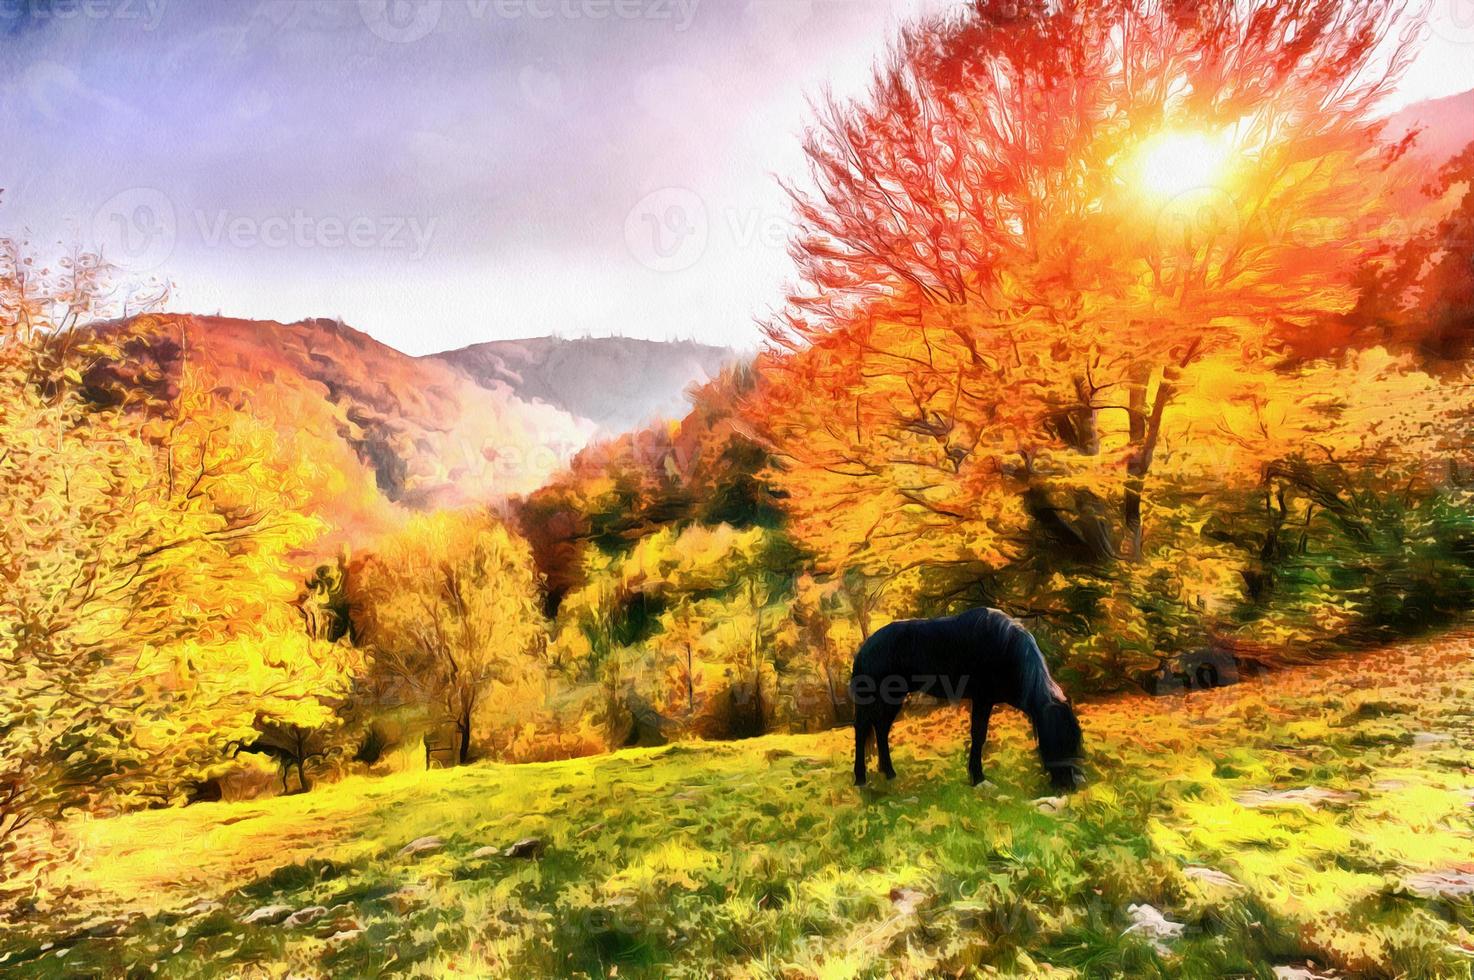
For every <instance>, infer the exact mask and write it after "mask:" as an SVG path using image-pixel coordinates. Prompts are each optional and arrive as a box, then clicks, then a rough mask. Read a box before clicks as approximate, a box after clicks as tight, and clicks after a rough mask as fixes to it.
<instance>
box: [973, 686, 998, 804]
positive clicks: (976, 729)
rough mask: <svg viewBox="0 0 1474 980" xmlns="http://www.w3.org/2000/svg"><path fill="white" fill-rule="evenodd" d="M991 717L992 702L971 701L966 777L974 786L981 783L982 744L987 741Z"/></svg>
mask: <svg viewBox="0 0 1474 980" xmlns="http://www.w3.org/2000/svg"><path fill="white" fill-rule="evenodd" d="M992 715H993V704H992V702H990V701H982V700H979V699H976V698H975V699H973V702H972V744H971V745H969V746H968V747H967V775H968V778H969V779H971V780H972V784H973V785H974V786H976V785H977V784H978V783H980V782H982V781H983V743H984V742H986V741H987V740H988V719H989V718H991V717H992Z"/></svg>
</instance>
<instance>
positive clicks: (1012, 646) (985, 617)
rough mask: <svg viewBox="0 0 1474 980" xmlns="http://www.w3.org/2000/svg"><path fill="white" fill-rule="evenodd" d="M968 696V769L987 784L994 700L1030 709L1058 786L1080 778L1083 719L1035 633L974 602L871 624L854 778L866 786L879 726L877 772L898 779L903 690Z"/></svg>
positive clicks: (859, 667) (858, 671)
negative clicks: (895, 736)
mask: <svg viewBox="0 0 1474 980" xmlns="http://www.w3.org/2000/svg"><path fill="white" fill-rule="evenodd" d="M912 692H918V693H921V694H929V695H931V696H932V697H935V698H942V699H945V700H948V701H953V702H957V701H971V702H972V744H971V746H969V748H968V753H967V773H968V775H969V776H970V777H971V778H972V783H973V785H974V786H976V785H977V784H978V783H980V782H982V781H983V742H985V741H986V740H987V738H988V718H989V716H990V715H991V714H992V713H993V706H994V705H995V704H1010V705H1013V706H1014V707H1015V708H1018V709H1019V710H1020V711H1022V712H1023V713H1024V714H1026V715H1028V716H1029V720H1030V721H1031V722H1033V723H1034V736H1035V738H1036V739H1037V741H1038V743H1039V757H1040V759H1041V760H1042V761H1043V763H1044V768H1045V769H1046V770H1047V771H1048V773H1049V776H1050V781H1051V783H1052V784H1053V786H1054V788H1055V789H1061V790H1070V789H1074V788H1075V787H1076V786H1077V785H1078V783H1079V780H1080V770H1079V766H1080V723H1079V721H1078V720H1076V718H1075V711H1074V709H1073V708H1072V707H1070V699H1069V698H1067V697H1065V692H1064V691H1062V690H1060V687H1059V685H1058V684H1056V683H1055V682H1054V678H1052V677H1050V676H1049V668H1048V666H1047V665H1045V663H1044V654H1042V653H1040V652H1039V644H1037V643H1035V642H1034V637H1033V635H1032V634H1030V633H1029V631H1028V630H1026V629H1024V628H1023V627H1022V626H1020V625H1019V624H1018V622H1017V621H1015V620H1014V619H1013V618H1012V617H1010V616H1008V615H1006V614H1004V613H1001V612H999V611H998V610H997V609H970V610H968V611H967V612H964V613H959V614H958V615H956V616H947V617H945V618H943V619H906V620H900V621H898V622H894V623H891V624H890V625H888V626H885V627H882V628H881V629H879V630H876V631H875V634H874V635H873V636H871V637H870V639H868V640H866V641H865V642H864V644H862V645H861V647H860V652H859V653H857V654H855V670H854V674H853V675H852V677H851V679H850V697H851V699H852V701H853V703H854V705H855V785H856V786H863V785H865V745H866V742H867V741H868V740H869V737H870V732H871V731H872V730H873V731H874V732H875V742H876V752H877V754H878V755H879V761H880V771H881V772H883V773H885V775H886V778H888V779H894V778H895V775H896V770H895V768H894V767H892V766H891V745H890V732H891V724H892V723H893V722H894V721H895V720H896V715H897V714H899V713H900V711H901V704H902V702H904V701H905V700H906V695H907V694H909V693H912Z"/></svg>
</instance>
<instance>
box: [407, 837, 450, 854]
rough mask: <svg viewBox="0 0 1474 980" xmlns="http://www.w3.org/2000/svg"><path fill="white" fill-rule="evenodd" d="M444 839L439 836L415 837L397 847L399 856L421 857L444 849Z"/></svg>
mask: <svg viewBox="0 0 1474 980" xmlns="http://www.w3.org/2000/svg"><path fill="white" fill-rule="evenodd" d="M444 848H445V840H444V839H443V838H440V837H417V838H415V839H414V840H412V841H410V842H409V843H408V844H406V845H404V846H403V847H401V848H400V849H399V854H398V856H399V857H422V856H423V855H426V854H434V853H436V852H437V851H441V850H444Z"/></svg>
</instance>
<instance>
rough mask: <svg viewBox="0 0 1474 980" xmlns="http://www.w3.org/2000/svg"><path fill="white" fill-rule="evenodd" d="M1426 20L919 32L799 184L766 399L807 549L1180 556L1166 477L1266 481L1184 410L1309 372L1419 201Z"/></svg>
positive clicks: (830, 116) (982, 556)
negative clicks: (1040, 545)
mask: <svg viewBox="0 0 1474 980" xmlns="http://www.w3.org/2000/svg"><path fill="white" fill-rule="evenodd" d="M1405 23H1406V21H1405V19H1404V17H1403V10H1402V5H1401V4H1400V3H1397V2H1394V0H1372V2H1367V3H1358V4H1343V3H1340V2H1337V0H1255V2H1250V3H1242V2H1231V0H1212V2H1207V3H1192V4H1188V3H1164V2H1157V0H1107V2H1089V3H1084V2H1081V3H1074V2H1039V0H1036V2H1032V3H1028V2H1026V3H996V2H989V0H978V2H975V3H973V4H972V5H971V6H970V7H969V8H968V9H967V11H966V12H965V13H964V14H962V15H960V16H957V17H948V18H934V19H930V20H925V21H923V22H921V23H919V24H917V25H916V26H914V27H912V28H911V29H909V30H907V31H905V32H904V33H903V34H902V36H901V37H900V39H899V41H898V42H897V44H896V45H895V48H894V50H893V53H892V55H891V57H890V59H889V60H888V62H887V63H886V64H885V65H883V66H882V67H881V68H880V69H879V70H878V71H877V73H876V77H875V80H874V84H873V86H872V88H871V91H870V94H869V97H868V98H867V99H866V100H864V101H862V102H858V103H854V104H844V103H839V102H835V101H832V100H831V101H829V102H827V103H825V104H824V106H823V107H822V110H821V113H820V117H819V120H818V123H817V125H816V126H815V128H814V129H813V131H812V132H811V133H810V134H809V136H808V138H807V142H806V151H807V154H808V158H809V161H810V168H811V172H812V174H811V175H812V180H813V185H814V186H813V188H812V189H811V190H801V189H794V190H793V191H792V193H793V197H794V200H795V202H796V219H797V225H798V230H797V232H796V234H795V237H794V239H793V242H792V245H791V251H792V254H793V256H794V258H795V260H796V262H797V265H798V269H799V272H800V275H801V283H800V285H799V287H798V288H796V289H795V290H794V292H793V295H791V296H790V297H789V301H788V303H787V305H786V307H785V309H784V310H783V311H782V312H781V313H780V315H779V316H778V317H777V318H776V320H775V321H774V322H772V323H771V324H770V325H769V335H770V337H771V338H772V340H773V342H774V344H775V347H776V350H775V351H774V352H772V353H771V354H770V355H769V356H768V357H766V358H765V362H764V365H763V371H762V377H763V384H762V385H761V386H760V389H759V391H758V392H757V393H756V395H755V396H754V397H753V398H752V399H751V400H750V403H749V417H750V419H751V420H752V422H753V424H754V426H755V427H756V428H757V429H758V430H759V431H760V432H761V434H762V435H763V436H764V437H765V438H766V439H767V440H768V442H769V444H770V445H771V446H772V447H773V449H774V450H775V451H776V452H777V453H778V454H779V456H780V458H781V461H782V465H781V467H780V468H779V471H778V472H777V473H776V474H775V480H776V481H777V482H778V483H779V485H780V486H781V487H782V489H784V490H786V491H787V493H788V496H789V501H788V506H789V510H790V512H791V514H792V516H793V518H794V525H795V529H796V531H797V532H798V534H799V535H800V536H801V538H803V539H804V540H805V541H806V542H807V543H808V544H809V545H810V546H811V547H813V548H814V549H815V550H816V551H817V552H819V553H820V554H821V555H823V556H825V558H826V559H827V560H828V562H829V564H831V565H832V566H834V567H836V568H844V569H847V570H849V571H851V572H855V571H859V572H861V573H865V574H869V575H871V576H873V577H876V578H880V579H882V580H883V579H884V578H885V577H886V576H890V575H893V574H895V573H896V571H897V570H901V569H906V568H913V567H917V566H926V567H933V568H935V567H938V566H946V565H959V566H968V567H972V566H978V565H982V566H986V567H997V566H999V565H1001V564H1003V563H1005V562H1007V561H1009V560H1010V559H1011V558H1013V557H1016V556H1017V555H1018V554H1019V553H1020V550H1021V548H1022V547H1023V543H1024V542H1025V541H1026V540H1027V539H1028V538H1029V536H1031V535H1033V536H1042V537H1043V539H1044V540H1046V541H1048V542H1049V543H1050V545H1051V547H1052V549H1053V550H1054V551H1055V552H1056V553H1057V554H1059V555H1063V556H1067V557H1071V558H1074V559H1079V560H1083V561H1085V562H1089V563H1095V564H1101V563H1112V562H1114V561H1115V560H1116V559H1119V558H1139V557H1142V556H1143V555H1144V553H1145V551H1147V550H1149V549H1150V548H1151V547H1152V545H1151V543H1150V542H1149V541H1147V540H1145V539H1144V534H1143V529H1144V527H1145V526H1146V519H1145V518H1146V515H1147V514H1148V512H1149V509H1150V505H1151V502H1152V495H1153V490H1154V487H1155V486H1158V485H1159V484H1165V483H1167V482H1169V481H1172V480H1174V479H1178V478H1189V477H1190V478H1191V479H1193V480H1196V481H1202V480H1205V479H1206V480H1219V479H1231V480H1240V481H1245V482H1257V480H1258V479H1259V473H1258V472H1257V471H1256V467H1255V466H1232V467H1225V466H1223V465H1222V464H1221V461H1220V460H1219V458H1218V457H1219V455H1220V453H1221V450H1222V448H1223V447H1222V444H1221V443H1220V441H1218V440H1216V439H1215V437H1214V435H1213V432H1214V431H1215V430H1214V426H1212V425H1211V424H1209V425H1194V426H1191V427H1188V426H1185V425H1182V424H1178V423H1181V422H1184V421H1186V420H1185V419H1183V418H1177V417H1174V414H1176V415H1178V416H1181V415H1182V413H1184V412H1186V411H1189V410H1191V411H1206V412H1208V413H1210V414H1211V413H1213V412H1214V411H1216V406H1221V405H1224V404H1232V403H1233V402H1234V401H1235V399H1238V398H1239V397H1240V396H1241V395H1242V394H1243V392H1246V391H1250V390H1252V389H1253V388H1254V387H1255V386H1264V385H1266V384H1267V385H1269V386H1270V387H1275V388H1276V389H1282V386H1284V385H1289V384H1293V380H1292V379H1291V378H1289V377H1288V376H1282V375H1281V374H1279V373H1278V371H1277V368H1278V367H1279V360H1278V354H1279V350H1280V347H1281V344H1282V340H1283V339H1284V338H1285V337H1286V336H1288V335H1290V334H1293V333H1296V332H1304V331H1307V330H1313V329H1314V328H1315V325H1316V324H1317V323H1319V322H1320V321H1322V320H1323V319H1324V318H1326V317H1329V316H1332V315H1335V314H1339V313H1343V312H1345V311H1346V310H1348V309H1349V308H1350V307H1351V306H1352V305H1353V303H1354V301H1355V287H1354V284H1353V278H1354V274H1355V273H1356V271H1357V270H1358V269H1359V268H1361V267H1363V266H1364V265H1366V264H1367V263H1369V262H1372V261H1375V260H1377V259H1378V258H1379V257H1380V256H1381V255H1382V253H1383V251H1384V249H1385V246H1386V242H1387V241H1388V238H1389V236H1390V235H1391V234H1392V232H1391V230H1390V229H1391V227H1392V225H1393V224H1394V219H1396V218H1397V217H1398V216H1397V215H1394V214H1392V213H1390V206H1388V205H1386V204H1384V203H1383V202H1384V201H1385V200H1388V199H1389V196H1388V195H1386V194H1385V193H1384V192H1385V190H1386V187H1387V185H1388V184H1389V182H1391V181H1392V180H1394V177H1393V176H1392V174H1393V173H1394V171H1392V170H1390V169H1389V167H1388V164H1389V162H1390V161H1391V160H1392V159H1393V158H1394V157H1395V156H1396V155H1397V153H1398V152H1399V150H1400V147H1397V146H1390V145H1387V144H1386V143H1384V142H1383V141H1382V140H1381V139H1380V124H1379V122H1378V121H1377V117H1376V114H1375V112H1376V108H1377V106H1378V104H1379V102H1380V101H1381V100H1382V98H1383V97H1384V96H1385V95H1386V94H1387V93H1388V92H1389V90H1390V88H1391V86H1392V85H1393V84H1394V82H1395V81H1396V79H1397V78H1398V76H1399V74H1400V72H1401V71H1402V69H1403V67H1404V66H1405V64H1406V62H1407V60H1408V56H1409V42H1408V40H1407V39H1408V38H1409V37H1410V36H1411V35H1410V34H1409V33H1407V32H1405V31H1404V26H1405ZM1205 379H1211V380H1212V384H1213V385H1214V386H1215V388H1214V390H1215V391H1216V392H1217V393H1218V395H1219V400H1218V401H1216V402H1212V403H1210V402H1207V401H1205V400H1203V399H1198V401H1197V404H1196V406H1194V407H1192V408H1189V407H1188V406H1189V402H1190V401H1191V399H1189V398H1188V397H1187V394H1188V393H1189V392H1191V391H1192V390H1194V389H1195V388H1197V387H1199V386H1200V385H1202V384H1203V383H1204V382H1205ZM1225 380H1227V381H1230V382H1232V383H1230V384H1227V385H1225V384H1224V382H1225ZM1189 428H1190V429H1191V431H1192V436H1191V438H1186V437H1184V438H1182V439H1180V440H1178V441H1175V442H1173V443H1172V444H1171V445H1168V444H1167V443H1166V439H1167V438H1168V435H1169V433H1173V432H1179V433H1185V432H1187V431H1188V430H1189Z"/></svg>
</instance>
